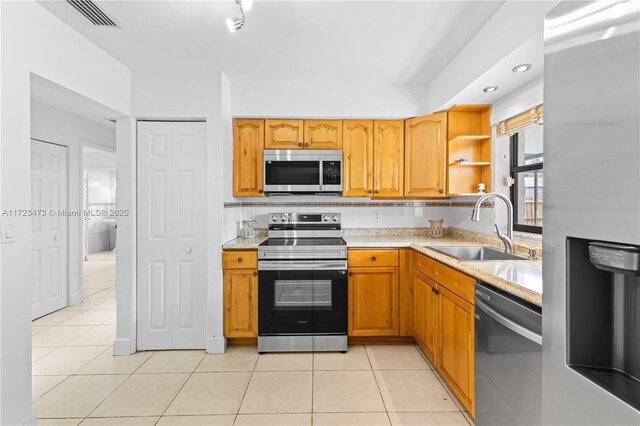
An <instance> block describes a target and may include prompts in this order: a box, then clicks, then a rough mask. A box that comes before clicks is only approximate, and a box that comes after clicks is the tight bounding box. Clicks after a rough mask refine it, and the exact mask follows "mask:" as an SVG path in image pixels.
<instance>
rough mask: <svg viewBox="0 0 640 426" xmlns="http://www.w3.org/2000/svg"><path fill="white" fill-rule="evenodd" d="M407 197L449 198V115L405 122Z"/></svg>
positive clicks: (405, 183)
mask: <svg viewBox="0 0 640 426" xmlns="http://www.w3.org/2000/svg"><path fill="white" fill-rule="evenodd" d="M404 149H405V155H404V158H405V161H404V195H405V196H406V197H429V198H438V197H445V196H446V194H445V179H446V168H445V162H446V158H447V113H446V112H439V113H436V114H431V115H426V116H423V117H417V118H412V119H410V120H406V121H405V147H404Z"/></svg>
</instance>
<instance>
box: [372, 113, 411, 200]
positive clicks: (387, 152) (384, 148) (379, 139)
mask: <svg viewBox="0 0 640 426" xmlns="http://www.w3.org/2000/svg"><path fill="white" fill-rule="evenodd" d="M373 127H374V133H373V161H374V188H373V192H374V197H379V198H397V197H402V196H403V195H404V183H403V182H404V121H402V120H383V121H374V123H373Z"/></svg>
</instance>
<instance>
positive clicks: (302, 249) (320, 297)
mask: <svg viewBox="0 0 640 426" xmlns="http://www.w3.org/2000/svg"><path fill="white" fill-rule="evenodd" d="M268 222H269V233H268V238H267V240H266V241H264V242H263V243H262V244H260V246H259V247H258V352H297V351H342V352H344V351H346V350H347V245H346V243H345V241H344V240H343V239H342V237H341V234H342V231H341V217H340V214H339V213H316V214H314V213H312V214H301V213H273V214H270V215H269V221H268Z"/></svg>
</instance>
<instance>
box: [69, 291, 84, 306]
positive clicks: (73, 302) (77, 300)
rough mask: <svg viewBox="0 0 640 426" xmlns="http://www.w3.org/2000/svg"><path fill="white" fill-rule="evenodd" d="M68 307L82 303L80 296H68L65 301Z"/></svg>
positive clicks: (78, 294) (77, 294)
mask: <svg viewBox="0 0 640 426" xmlns="http://www.w3.org/2000/svg"><path fill="white" fill-rule="evenodd" d="M67 303H68V305H69V306H73V305H77V304H78V303H82V294H80V293H76V294H72V295H70V296H69V299H68V300H67Z"/></svg>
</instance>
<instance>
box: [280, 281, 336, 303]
mask: <svg viewBox="0 0 640 426" xmlns="http://www.w3.org/2000/svg"><path fill="white" fill-rule="evenodd" d="M274 287H275V291H274V299H275V300H274V308H275V309H276V310H279V309H300V308H312V307H313V308H330V307H331V280H276V281H275V282H274Z"/></svg>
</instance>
